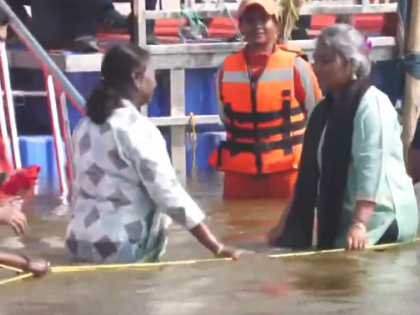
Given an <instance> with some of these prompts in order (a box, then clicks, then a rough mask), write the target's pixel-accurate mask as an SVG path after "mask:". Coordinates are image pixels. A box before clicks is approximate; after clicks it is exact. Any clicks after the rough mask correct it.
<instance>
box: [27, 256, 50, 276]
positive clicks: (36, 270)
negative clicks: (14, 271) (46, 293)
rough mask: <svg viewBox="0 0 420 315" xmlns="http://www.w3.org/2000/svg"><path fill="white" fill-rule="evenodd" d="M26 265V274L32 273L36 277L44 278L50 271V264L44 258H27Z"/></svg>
mask: <svg viewBox="0 0 420 315" xmlns="http://www.w3.org/2000/svg"><path fill="white" fill-rule="evenodd" d="M25 260H26V265H25V266H24V268H23V271H24V272H30V273H32V274H33V275H34V276H35V277H42V276H44V275H45V274H47V273H48V272H49V271H50V263H49V262H48V261H46V260H45V259H42V258H27V257H25Z"/></svg>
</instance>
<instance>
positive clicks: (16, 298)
mask: <svg viewBox="0 0 420 315" xmlns="http://www.w3.org/2000/svg"><path fill="white" fill-rule="evenodd" d="M221 183H222V181H221V177H220V176H219V175H217V174H214V173H213V174H205V175H203V174H201V175H198V176H197V177H196V178H194V179H192V180H190V181H189V182H188V189H189V191H190V192H191V193H192V194H193V196H194V198H195V199H196V200H197V201H198V203H199V204H200V205H201V206H202V208H203V209H204V210H205V211H206V212H207V213H208V215H209V217H208V223H209V225H210V226H211V227H212V228H213V229H214V230H215V232H217V234H218V235H220V236H221V237H222V238H223V240H224V241H226V242H228V243H229V244H232V245H235V246H238V247H242V248H247V249H252V250H254V251H255V252H256V253H257V254H255V255H250V256H246V257H244V258H243V259H242V260H240V261H238V262H211V263H203V264H197V265H188V266H172V267H166V268H164V269H160V270H150V271H140V270H125V271H100V272H99V271H94V272H79V273H71V274H55V275H50V276H47V277H45V278H43V279H41V280H30V281H22V282H16V283H13V284H10V285H6V286H3V287H0V315H23V314H25V315H93V314H101V315H108V314H109V315H131V314H133V315H134V314H136V315H138V314H145V315H149V314H150V315H196V314H197V315H214V314H227V315H236V314H238V315H245V314H249V315H251V314H252V315H254V314H255V315H257V314H258V315H268V314H273V315H278V314H287V315H293V314H297V315H300V314H301V315H305V314H314V315H318V314H319V315H323V314H343V315H347V314H348V315H350V314H357V315H360V314H363V315H368V314H375V315H376V314H377V315H387V314H389V315H394V314H397V313H403V314H404V315H410V314H413V315H414V314H418V309H419V306H420V299H419V298H418V295H419V293H418V287H419V285H418V284H419V280H420V266H419V259H418V256H419V255H418V252H419V248H420V247H419V246H409V247H406V248H401V249H398V250H390V251H386V252H363V253H355V252H351V253H343V254H333V255H328V256H326V255H320V256H311V257H306V258H289V259H267V258H266V256H267V253H268V252H270V251H271V250H270V249H269V248H267V246H266V245H265V244H264V240H265V234H266V232H267V231H268V230H269V229H270V227H271V226H272V225H273V224H275V222H276V221H277V220H278V218H279V216H280V214H281V210H282V208H283V207H284V204H280V203H279V202H273V201H258V202H233V201H232V202H222V201H221V194H222V185H221ZM58 204H59V199H58V198H56V197H51V196H40V197H37V198H36V200H35V201H34V202H32V203H31V204H28V205H27V206H26V207H25V211H27V212H28V213H30V217H29V219H30V224H31V226H30V235H29V236H25V237H24V238H20V239H19V238H16V237H15V236H14V235H13V234H12V233H11V231H9V230H8V229H5V228H1V229H0V247H1V248H2V249H7V250H17V251H24V252H25V253H27V254H33V255H41V256H44V257H46V258H48V259H50V260H51V261H52V262H53V264H59V265H63V264H65V265H68V264H69V256H68V255H67V253H66V251H65V249H64V247H63V246H64V234H65V228H66V224H67V220H68V218H67V215H66V208H65V207H57V206H58ZM209 257H210V254H209V253H208V252H207V251H206V250H205V249H203V248H202V247H201V246H200V245H199V244H197V242H196V241H195V240H194V239H193V238H192V237H191V236H190V235H189V233H188V232H185V231H184V230H182V228H180V227H179V226H175V225H173V226H172V228H171V234H170V242H169V248H168V251H167V254H166V255H165V258H164V259H165V260H185V259H195V258H209ZM7 276H10V273H8V272H3V273H2V274H0V277H1V278H5V277H7Z"/></svg>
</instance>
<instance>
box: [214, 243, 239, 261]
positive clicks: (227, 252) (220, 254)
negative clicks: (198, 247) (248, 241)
mask: <svg viewBox="0 0 420 315" xmlns="http://www.w3.org/2000/svg"><path fill="white" fill-rule="evenodd" d="M241 254H242V251H241V250H239V249H236V248H232V247H228V246H225V245H221V246H220V247H219V249H218V250H217V252H215V253H214V255H215V256H216V257H217V258H232V259H234V260H237V259H239V257H240V256H241Z"/></svg>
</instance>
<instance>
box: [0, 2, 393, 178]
mask: <svg viewBox="0 0 420 315" xmlns="http://www.w3.org/2000/svg"><path fill="white" fill-rule="evenodd" d="M359 2H360V1H340V0H335V1H334V0H325V1H306V3H305V4H304V6H303V7H302V8H301V10H300V13H301V15H316V14H358V13H388V12H395V11H396V3H395V1H379V4H378V3H376V2H375V4H370V2H369V0H363V1H361V4H359ZM377 2H378V1H377ZM384 2H385V3H384ZM3 4H4V0H0V6H1V7H3ZM190 7H192V8H193V9H194V11H195V12H196V13H197V14H199V15H200V16H201V17H204V18H205V17H216V16H222V15H223V14H225V12H226V9H227V10H228V11H229V12H230V14H234V13H235V10H236V7H237V4H232V3H227V2H226V3H225V2H224V1H222V0H216V1H212V2H211V1H210V2H207V3H205V4H200V5H199V4H194V3H191V4H190ZM133 11H134V15H135V16H136V17H137V20H138V23H137V28H136V31H137V34H136V36H137V42H138V44H139V45H142V46H145V45H146V26H145V25H146V23H145V22H146V20H150V19H164V18H179V17H180V16H181V11H180V10H160V11H145V3H144V1H143V0H135V1H134V10H133ZM16 23H17V22H13V24H16ZM16 25H17V26H18V27H17V31H18V32H19V28H20V27H21V26H20V25H19V23H17V24H16ZM23 35H24V37H28V36H27V35H28V34H26V33H24V34H23ZM29 35H30V34H29ZM371 42H372V46H373V49H372V51H371V59H372V60H373V61H378V60H389V59H393V58H394V57H395V56H394V47H395V41H394V38H392V37H379V38H372V39H371ZM25 43H27V44H28V46H29V47H30V48H31V47H32V50H34V51H35V52H36V56H34V55H33V54H32V53H28V52H25V51H10V52H9V61H10V65H11V66H12V67H19V68H29V69H44V66H43V64H46V65H48V71H49V73H51V74H52V75H53V77H54V79H55V80H56V82H61V83H62V85H63V88H64V90H65V91H66V92H68V94H69V95H70V98H71V99H72V100H73V101H75V103H76V104H79V106H80V107H82V108H83V105H84V104H83V99H82V98H81V97H80V95H79V94H78V93H77V91H76V92H75V91H74V88H73V87H72V86H71V84H70V85H69V83H68V81H65V80H64V81H63V75H62V73H61V71H60V70H62V71H64V72H97V71H99V70H100V64H101V61H102V55H101V54H88V55H65V56H63V55H60V54H50V58H51V59H50V58H46V56H45V55H46V54H45V52H41V53H39V52H38V47H37V46H36V45H35V46H34V45H33V43H32V42H31V41H26V42H25ZM293 44H294V45H296V46H298V47H300V48H302V50H303V51H304V52H305V54H307V55H308V57H309V59H311V58H312V53H313V50H314V48H315V41H314V40H303V41H293ZM31 45H32V46H31ZM38 46H39V45H38ZM242 47H243V44H242V43H224V42H216V43H200V42H197V43H188V44H175V45H150V46H149V47H148V48H149V50H150V52H151V54H152V60H153V62H154V65H155V67H156V68H157V69H169V70H170V82H171V87H170V93H171V111H170V112H171V116H170V117H159V118H150V120H151V121H153V122H154V123H155V124H156V125H158V126H169V127H170V128H171V152H172V161H173V164H174V166H175V168H176V170H177V173H178V175H179V176H180V177H184V176H185V173H186V155H185V145H186V126H188V125H189V124H190V123H191V116H190V115H186V113H185V95H184V91H185V69H188V68H214V67H218V66H219V65H220V64H221V63H222V61H223V59H224V58H225V57H226V56H227V55H229V54H231V53H232V52H234V51H237V50H239V49H240V48H242ZM38 59H40V60H41V61H42V62H38ZM47 61H48V63H47ZM51 61H52V62H51ZM64 79H65V77H64ZM46 81H47V82H51V79H49V77H48V78H47V80H46ZM47 87H48V86H47ZM48 93H49V94H48V95H49V96H51V95H52V92H51V91H50V92H48ZM60 93H61V92H60ZM54 99H55V98H54ZM60 100H63V94H60ZM51 104H52V103H51ZM51 104H50V105H51ZM61 104H62V103H59V106H58V108H59V111H58V114H57V115H56V114H54V113H53V114H52V116H54V117H56V116H58V118H60V117H61V116H63V117H64V118H62V119H61V120H62V121H63V120H64V121H66V119H67V118H66V114H67V111H66V107H65V106H63V105H61ZM52 107H55V105H51V108H52ZM142 112H143V113H144V114H146V115H147V107H145V108H143V111H142ZM54 119H55V118H54ZM59 120H60V119H59ZM194 122H195V123H197V124H214V123H220V119H219V116H217V115H201V116H196V117H194ZM0 123H1V111H0ZM67 125H68V124H67ZM55 130H59V129H56V128H55ZM63 130H64V131H65V132H66V133H67V134H69V131H68V126H67V127H66V128H62V131H63ZM66 130H67V131H66ZM57 139H58V138H57ZM64 139H65V140H66V139H68V137H65V136H64ZM56 141H57V143H59V140H56ZM65 143H66V144H67V147H68V148H67V150H66V152H67V156H71V144H70V143H69V141H65ZM56 154H57V156H58V154H59V153H57V152H56ZM62 172H64V171H62Z"/></svg>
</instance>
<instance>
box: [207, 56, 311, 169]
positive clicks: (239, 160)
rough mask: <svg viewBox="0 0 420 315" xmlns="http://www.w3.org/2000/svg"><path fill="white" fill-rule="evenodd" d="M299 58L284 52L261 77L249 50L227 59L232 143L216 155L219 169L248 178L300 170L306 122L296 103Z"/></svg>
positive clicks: (225, 95) (224, 90) (225, 96)
mask: <svg viewBox="0 0 420 315" xmlns="http://www.w3.org/2000/svg"><path fill="white" fill-rule="evenodd" d="M296 56H297V54H296V53H294V52H293V53H292V52H288V51H285V50H283V49H278V50H277V51H276V52H274V53H273V54H272V55H271V56H270V58H269V60H268V62H267V65H266V67H265V70H264V71H263V73H262V74H261V75H260V76H259V77H258V78H253V77H252V76H251V75H250V69H249V66H248V63H247V61H246V56H245V54H244V51H243V50H242V51H240V52H238V53H235V54H232V55H230V56H228V57H227V58H226V59H225V62H224V68H223V77H222V79H221V84H220V97H221V99H222V101H223V104H224V113H225V116H226V121H225V126H226V133H227V139H226V141H223V142H222V143H221V144H220V146H219V148H218V149H217V150H216V151H215V152H213V154H212V155H211V156H210V161H209V162H210V164H211V165H212V166H213V167H215V168H217V169H218V170H220V171H233V172H239V173H247V174H271V173H277V172H281V171H286V170H291V169H297V168H298V165H299V162H300V155H301V151H302V142H303V134H304V131H305V126H306V119H305V116H304V114H303V111H302V109H301V106H300V104H299V102H298V101H297V99H296V98H295V89H294V79H293V76H294V62H295V58H296Z"/></svg>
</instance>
